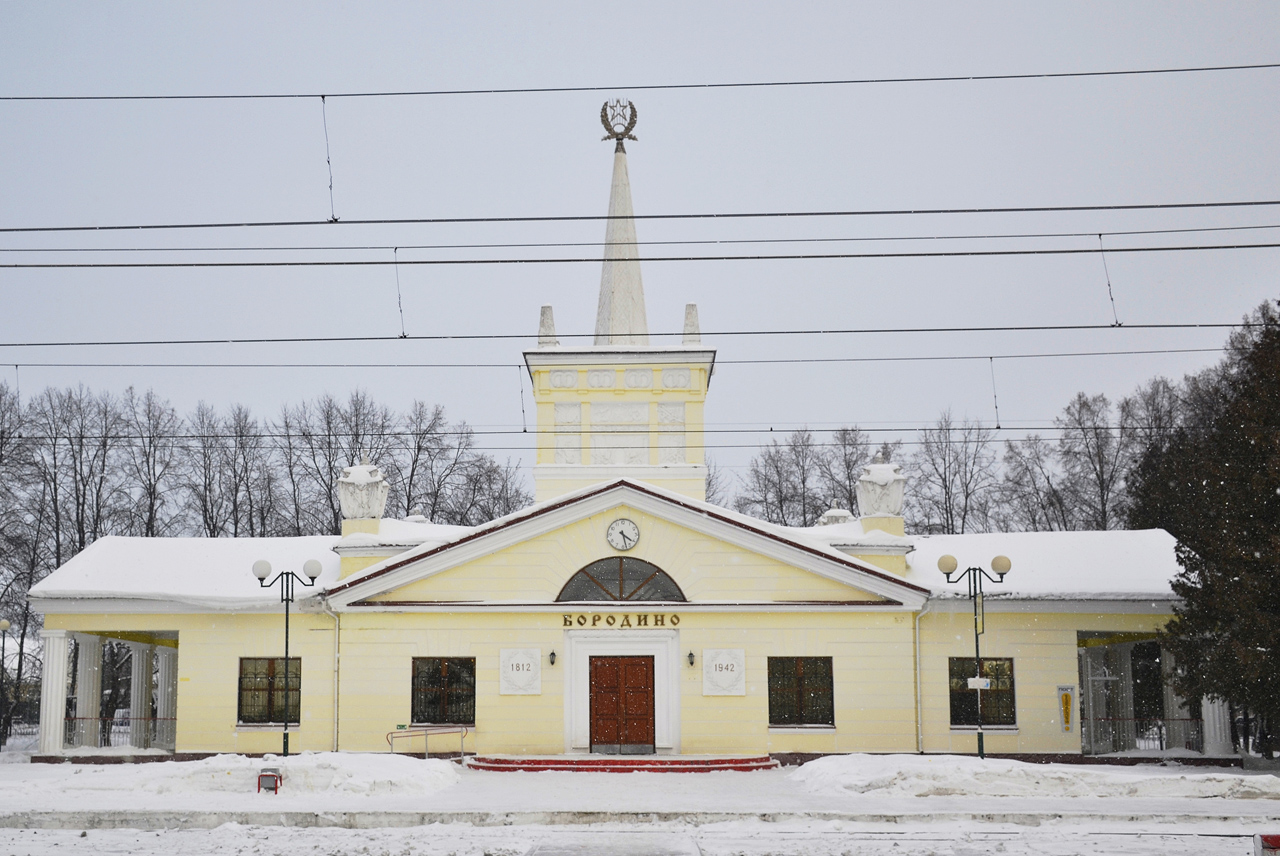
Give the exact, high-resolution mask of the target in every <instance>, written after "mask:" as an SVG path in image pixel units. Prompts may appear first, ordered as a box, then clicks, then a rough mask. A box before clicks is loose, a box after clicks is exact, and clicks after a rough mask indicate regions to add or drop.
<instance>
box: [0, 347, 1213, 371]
mask: <svg viewBox="0 0 1280 856" xmlns="http://www.w3.org/2000/svg"><path fill="white" fill-rule="evenodd" d="M1224 350H1226V349H1225V348H1157V349H1152V350H1141V351H1073V352H1061V353H1053V354H954V355H938V356H913V357H789V358H786V357H783V358H777V359H758V360H716V365H717V366H725V365H729V366H734V365H796V364H802V363H897V362H958V361H970V360H1031V359H1046V358H1065V357H1124V356H1146V355H1152V354H1209V353H1221V352H1223V351H1224ZM645 362H646V364H653V363H654V361H653V360H646V361H645ZM7 365H11V366H14V367H15V368H24V369H26V368H33V369H36V368H42V369H48V368H80V369H86V368H103V369H511V368H519V369H522V368H524V367H525V366H524V363H116V362H112V363H101V362H99V363H22V362H19V363H7Z"/></svg>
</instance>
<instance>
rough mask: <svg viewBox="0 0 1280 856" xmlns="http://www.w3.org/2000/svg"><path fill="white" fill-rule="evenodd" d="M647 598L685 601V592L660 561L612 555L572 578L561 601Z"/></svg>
mask: <svg viewBox="0 0 1280 856" xmlns="http://www.w3.org/2000/svg"><path fill="white" fill-rule="evenodd" d="M583 600H605V601H609V600H619V601H621V600H644V601H674V602H677V603H684V602H685V600H686V598H685V596H684V592H682V591H680V586H678V585H676V581H675V580H673V579H671V577H669V576H667V573H666V572H665V571H663V570H662V569H661V568H659V567H658V566H657V565H652V564H650V563H649V562H646V561H644V560H643V559H633V558H631V557H629V556H611V557H610V558H608V559H600V560H599V561H596V562H592V563H591V564H589V565H587V566H586V567H585V568H583V569H582V570H580V571H578V572H577V573H576V574H574V575H573V576H572V577H570V578H569V582H567V583H565V585H564V588H562V589H561V590H560V594H559V596H558V597H556V601H557V602H561V601H583Z"/></svg>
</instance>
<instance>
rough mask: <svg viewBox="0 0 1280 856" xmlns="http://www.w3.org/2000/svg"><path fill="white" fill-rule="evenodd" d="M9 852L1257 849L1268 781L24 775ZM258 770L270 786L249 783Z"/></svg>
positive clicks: (1178, 775)
mask: <svg viewBox="0 0 1280 856" xmlns="http://www.w3.org/2000/svg"><path fill="white" fill-rule="evenodd" d="M22 748H23V747H21V746H11V747H7V748H6V751H4V752H3V753H0V856H3V854H11V856H19V854H49V853H57V854H60V855H61V856H67V854H94V856H107V854H116V853H120V854H124V853H128V854H164V856H171V854H175V853H178V854H183V856H187V854H204V853H220V854H221V853H226V854H276V853H279V854H290V856H321V854H324V856H330V854H348V853H349V854H361V856H365V855H366V854H368V856H377V854H387V856H392V855H393V854H394V856H410V854H457V855H458V856H464V854H466V856H472V854H474V856H480V854H493V856H498V854H510V856H522V854H540V856H550V854H566V856H567V854H594V853H610V854H622V856H628V854H636V856H639V854H725V855H726V856H727V855H728V854H743V856H755V854H761V856H763V854H816V856H826V854H832V856H834V854H846V853H860V854H861V853H866V854H878V853H886V854H887V853H893V854H939V856H942V854H985V853H1002V854H1013V856H1018V854H1032V853H1035V854H1148V853H1149V854H1156V853H1160V854H1168V853H1178V854H1228V853H1230V854H1249V853H1252V852H1253V842H1252V836H1253V835H1254V834H1255V833H1276V832H1280V777H1277V776H1276V775H1272V774H1269V773H1258V772H1244V771H1241V770H1240V769H1238V768H1236V769H1231V768H1226V767H1214V768H1204V767H1192V766H1182V765H1179V764H1178V763H1176V762H1166V763H1165V764H1162V765H1158V764H1151V765H1143V766H1130V767H1119V766H1115V767H1112V766H1082V765H1062V764H1028V763H1022V762H1018V761H1009V760H999V759H987V760H985V761H984V760H979V759H977V758H974V757H955V756H942V755H938V756H928V755H923V756H922V755H846V756H832V757H827V758H822V759H819V760H816V761H811V762H810V763H808V764H805V765H803V766H799V767H785V768H780V769H776V770H765V771H758V772H750V773H733V772H717V773H623V774H617V773H615V774H610V773H569V772H539V773H506V772H500V773H499V772H482V771H477V770H471V769H464V768H461V767H459V766H458V765H457V764H456V763H453V762H450V761H444V760H434V759H433V760H423V759H421V758H412V757H408V756H398V755H361V754H348V753H343V754H335V753H304V754H302V755H294V756H290V757H289V758H276V757H271V756H268V757H266V758H248V757H244V756H239V755H219V756H216V757H212V758H208V759H205V760H200V761H180V762H174V761H164V762H155V763H145V764H57V765H53V764H32V763H30V755H29V753H28V752H25V751H22ZM264 767H278V768H280V769H281V771H282V773H283V776H284V783H283V786H282V788H281V790H280V793H279V794H272V793H269V792H264V793H259V792H258V791H257V787H256V785H257V777H258V773H259V771H260V770H261V769H262V768H264Z"/></svg>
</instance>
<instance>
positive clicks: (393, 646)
mask: <svg viewBox="0 0 1280 856" xmlns="http://www.w3.org/2000/svg"><path fill="white" fill-rule="evenodd" d="M602 606H603V605H602ZM662 611H664V612H668V613H669V612H677V613H678V612H679V611H678V609H671V608H670V607H663V609H662ZM680 618H681V621H680V626H679V634H680V636H679V651H680V660H679V692H680V719H681V741H680V751H681V752H684V753H699V752H705V753H717V752H721V753H723V752H751V753H759V752H848V751H855V750H861V751H895V752H904V751H912V750H913V749H914V747H915V727H914V720H913V719H912V717H911V716H910V715H906V716H904V712H905V713H908V714H909V711H910V710H911V704H912V699H913V698H914V695H913V694H914V686H913V683H912V680H911V674H912V671H911V621H910V618H909V617H908V615H907V614H905V613H897V614H883V615H881V614H876V615H867V614H864V613H858V614H854V613H826V614H817V613H793V614H788V615H777V614H775V615H762V614H730V615H725V614H715V615H708V614H699V613H683V614H680ZM601 626H603V625H601ZM565 632H566V631H565V630H564V629H563V623H562V615H561V614H512V613H509V614H498V615H493V614H486V615H477V614H469V615H463V614H453V615H448V614H430V615H413V616H410V615H404V614H385V613H383V614H370V615H357V616H352V615H349V614H348V615H344V617H343V627H342V634H343V678H342V712H341V722H342V739H341V745H342V747H343V749H346V750H351V751H370V752H373V751H382V750H384V749H385V748H386V739H385V735H386V733H387V732H388V731H391V730H393V729H394V728H395V726H396V725H397V724H407V723H408V722H409V716H410V704H411V702H410V683H411V674H410V672H411V666H412V659H413V657H423V656H433V657H475V658H476V680H477V689H476V724H477V731H476V733H475V734H474V735H473V737H472V738H470V739H471V740H474V749H475V750H476V751H479V752H483V753H511V754H555V753H560V752H563V751H565V746H564V727H565V723H564V709H565V703H564V675H565V670H566V668H568V663H567V661H566V659H565V653H566V651H567V648H568V646H567V639H566V638H565ZM618 632H619V633H624V632H625V631H621V630H620V631H618ZM509 647H511V648H531V647H536V648H539V649H540V650H541V654H542V694H541V695H538V696H514V695H512V696H503V695H500V694H499V692H498V667H499V656H500V651H501V649H502V648H509ZM703 648H743V649H745V651H746V659H747V662H746V665H747V676H746V679H747V694H746V695H745V696H704V695H702V665H701V656H702V650H703ZM552 650H555V651H557V652H558V653H559V659H557V661H556V665H555V666H552V665H550V663H549V662H548V658H547V655H548V654H549V653H550V652H551V651H552ZM690 650H692V651H693V652H694V653H695V665H694V666H693V667H692V668H691V667H689V665H688V663H687V661H686V660H685V659H684V657H685V656H686V654H687V652H688V651H690ZM770 656H831V657H833V667H834V673H835V706H836V711H835V715H836V728H835V729H834V730H823V731H809V732H807V733H795V732H790V733H789V732H786V731H779V730H773V731H771V730H770V729H769V727H768V713H769V699H768V662H767V658H768V657H770ZM457 739H458V738H457V737H456V736H453V735H448V736H446V735H441V736H438V737H434V738H432V746H431V748H432V751H450V750H452V749H455V748H456V746H457ZM406 745H410V744H408V743H406ZM414 748H415V749H417V750H419V751H420V749H421V743H420V742H419V743H417V744H416V745H414ZM472 748H473V747H472V744H471V743H470V742H469V743H468V750H469V751H470V750H471V749H472Z"/></svg>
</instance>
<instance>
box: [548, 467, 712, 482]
mask: <svg viewBox="0 0 1280 856" xmlns="http://www.w3.org/2000/svg"><path fill="white" fill-rule="evenodd" d="M533 475H534V478H539V479H569V480H572V481H583V480H586V481H587V482H588V483H590V482H607V481H610V480H612V479H616V478H619V477H622V478H629V479H636V480H638V481H645V480H647V479H701V478H705V477H706V475H707V468H706V467H705V466H704V465H702V464H616V465H615V464H609V465H607V466H605V465H601V466H594V465H591V464H534V465H533Z"/></svg>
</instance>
